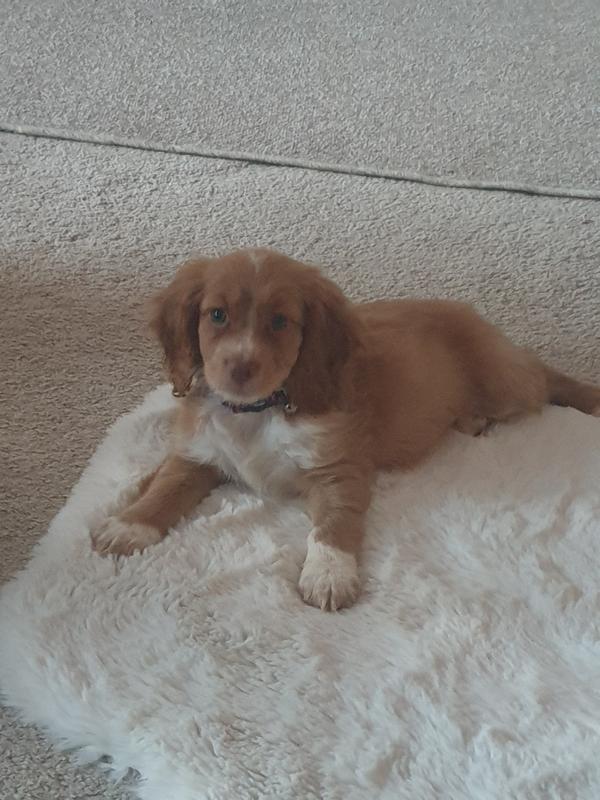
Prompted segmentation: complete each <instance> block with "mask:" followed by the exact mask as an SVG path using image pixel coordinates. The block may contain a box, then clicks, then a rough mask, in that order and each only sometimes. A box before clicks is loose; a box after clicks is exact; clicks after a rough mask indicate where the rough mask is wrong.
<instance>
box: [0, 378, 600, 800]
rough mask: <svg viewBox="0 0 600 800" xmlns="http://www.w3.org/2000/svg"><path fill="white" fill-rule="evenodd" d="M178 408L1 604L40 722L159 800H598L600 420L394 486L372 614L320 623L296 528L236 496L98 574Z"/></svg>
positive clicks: (16, 677)
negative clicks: (118, 510) (115, 523)
mask: <svg viewBox="0 0 600 800" xmlns="http://www.w3.org/2000/svg"><path fill="white" fill-rule="evenodd" d="M174 402H175V401H174V400H172V399H171V397H170V395H169V392H168V389H167V388H166V387H161V388H159V389H158V390H156V391H154V392H152V393H151V394H150V395H149V396H148V397H147V398H146V400H145V401H144V402H143V404H142V405H141V406H140V407H139V408H138V409H136V410H135V411H133V412H132V413H130V414H128V415H127V416H125V417H123V418H122V419H121V420H119V421H118V422H117V423H116V425H115V426H114V427H113V428H112V430H111V431H110V433H109V434H108V437H107V438H106V440H105V441H104V443H103V444H102V445H101V446H100V448H99V449H98V451H97V452H96V454H95V455H94V457H93V458H92V460H91V463H90V465H89V467H88V468H87V470H86V471H85V473H84V475H83V476H82V478H81V480H80V481H79V483H78V485H77V486H76V487H75V489H74V491H73V493H72V495H71V497H70V499H69V500H68V502H67V504H66V505H65V506H64V508H63V509H62V511H61V512H60V513H59V514H58V516H57V517H56V518H55V520H54V522H53V523H52V525H51V527H50V530H49V532H48V534H47V535H46V536H45V537H44V538H43V539H42V540H41V541H40V543H39V544H38V546H37V548H36V550H35V552H34V556H33V559H32V561H31V562H30V564H29V566H28V567H27V568H26V569H25V570H24V571H23V572H21V573H20V574H19V575H18V576H17V577H16V578H15V579H14V580H13V581H12V582H11V583H9V584H8V585H7V586H6V587H5V588H4V589H3V591H2V594H1V600H0V641H1V642H2V648H1V652H0V685H1V687H2V690H3V692H4V693H5V695H6V698H7V700H8V701H9V702H10V703H11V704H12V705H14V706H15V707H16V708H18V709H19V711H20V712H21V714H22V716H23V718H24V719H26V720H29V721H32V722H35V723H36V724H38V725H42V726H44V727H45V728H46V729H47V730H48V731H49V732H50V733H51V734H52V735H54V736H55V737H57V738H58V740H59V741H61V742H62V744H63V745H64V746H66V747H73V748H78V749H79V753H80V755H81V757H82V758H83V759H85V760H88V761H93V760H96V759H100V758H101V757H102V756H108V757H110V759H111V761H110V766H111V767H112V768H113V770H114V774H115V775H116V776H117V777H118V776H120V775H123V774H124V773H126V772H127V771H128V769H129V768H132V769H135V770H137V771H138V772H139V774H140V778H139V781H138V783H137V786H136V791H137V793H138V795H139V797H140V798H144V799H145V800H202V799H204V798H206V800H209V799H210V800H229V799H230V798H233V797H235V798H237V799H238V800H245V799H246V798H248V799H250V798H273V800H274V799H275V798H277V800H288V799H289V800H292V799H293V800H298V798H302V800H305V799H306V800H310V799H311V798H315V799H316V798H319V799H321V798H323V799H325V798H326V799H331V800H337V799H338V798H340V800H341V798H344V800H354V799H356V800H359V799H360V800H367V799H368V800H372V798H375V797H376V798H381V799H382V800H399V798H407V799H408V798H410V800H415V798H423V799H424V800H425V798H427V800H429V799H430V798H438V797H450V798H453V800H454V799H455V798H456V799H458V798H482V800H483V798H485V800H492V799H493V798H498V800H500V798H501V799H502V800H506V798H511V797H518V798H540V800H541V799H542V798H543V799H544V800H548V799H549V798H566V797H577V798H578V800H588V798H589V800H592V798H597V797H598V795H599V792H600V762H599V761H598V751H599V749H600V644H599V639H600V621H599V620H600V617H599V614H598V608H599V607H598V597H599V594H598V577H597V575H598V566H599V562H600V556H599V555H598V546H597V539H598V532H599V530H598V529H599V522H598V520H599V519H600V492H599V491H598V474H599V471H600V423H599V421H598V420H596V419H593V418H589V417H585V416H583V415H581V414H579V413H577V412H575V411H572V410H564V409H548V410H547V411H546V412H545V413H544V414H542V415H541V416H539V417H536V418H532V419H529V420H527V421H523V422H520V423H518V424H514V425H511V426H506V427H502V428H499V429H497V430H495V431H493V432H492V434H491V435H490V436H489V437H486V438H479V439H471V438H468V437H464V436H461V435H460V434H453V435H452V436H450V437H449V438H448V440H447V442H446V443H445V445H444V446H443V447H442V448H441V449H440V451H439V452H438V453H437V454H436V456H435V457H434V458H432V459H431V460H430V461H429V462H428V463H427V464H425V465H423V466H422V467H421V468H420V469H418V470H415V471H413V472H411V473H408V474H404V475H400V474H385V475H381V476H380V477H379V480H378V484H377V489H376V494H375V499H374V501H373V504H372V509H371V512H370V516H369V525H368V527H369V533H368V539H367V543H366V548H365V553H364V558H363V562H362V568H363V574H364V586H365V591H364V594H363V595H362V597H361V599H360V601H359V602H358V604H357V605H356V606H355V607H354V608H352V609H349V610H346V611H344V612H342V613H339V614H324V613H322V612H320V611H317V610H316V609H314V608H310V607H307V606H305V605H303V603H302V602H301V600H300V598H299V596H298V593H297V590H296V582H297V579H298V575H299V571H300V567H301V564H302V560H303V556H304V551H305V537H306V532H307V529H308V524H309V523H308V519H307V517H306V516H305V513H304V511H303V509H302V507H301V506H300V505H298V506H294V505H288V506H281V505H276V504H271V503H268V502H264V501H262V500H260V499H259V498H256V497H253V496H250V495H247V494H244V493H242V492H240V491H238V490H236V489H234V488H226V489H222V490H219V491H218V492H216V493H214V494H213V495H212V496H211V497H210V498H208V499H207V501H206V502H205V503H204V504H203V505H202V506H201V508H199V510H198V513H197V514H196V515H195V517H194V518H193V519H189V520H187V521H186V522H185V523H183V524H181V525H180V526H179V527H178V528H177V530H176V531H174V532H173V534H172V535H171V536H169V537H168V538H167V539H166V540H165V541H164V542H163V543H162V544H160V545H158V546H156V547H154V548H152V549H151V550H149V551H147V552H146V553H145V554H143V555H136V556H134V557H132V558H130V559H127V560H119V561H113V560H110V559H102V558H100V557H98V556H97V555H96V554H94V553H92V551H91V549H90V546H89V541H88V531H89V528H90V526H91V525H93V524H95V522H96V521H97V520H98V519H99V518H100V517H102V516H103V515H105V514H107V513H109V511H110V510H113V509H114V508H115V506H117V505H118V504H120V503H122V502H124V501H125V499H126V496H127V494H128V492H129V490H130V487H131V486H132V485H134V484H135V483H136V481H137V480H138V479H139V477H141V476H142V475H143V474H145V473H146V472H147V471H148V470H149V469H151V468H152V467H154V466H155V465H156V464H157V462H158V461H159V460H160V459H161V457H162V456H163V454H164V451H165V446H166V435H167V432H168V427H169V421H170V418H171V412H172V409H173V404H174ZM105 760H106V759H105Z"/></svg>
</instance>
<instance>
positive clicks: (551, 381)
mask: <svg viewBox="0 0 600 800" xmlns="http://www.w3.org/2000/svg"><path fill="white" fill-rule="evenodd" d="M546 376H547V380H548V394H549V398H548V402H549V403H551V404H552V405H555V406H570V407H571V408H576V409H577V410H578V411H583V413H584V414H592V415H593V416H595V417H600V388H599V387H598V386H594V385H592V384H590V383H582V382H581V381H578V380H575V378H571V377H569V375H563V373H562V372H558V371H557V370H555V369H552V368H551V367H546Z"/></svg>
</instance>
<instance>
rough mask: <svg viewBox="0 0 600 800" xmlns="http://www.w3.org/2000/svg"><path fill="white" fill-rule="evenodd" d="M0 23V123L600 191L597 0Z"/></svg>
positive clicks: (105, 7)
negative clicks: (0, 112) (0, 117)
mask: <svg viewBox="0 0 600 800" xmlns="http://www.w3.org/2000/svg"><path fill="white" fill-rule="evenodd" d="M0 17H1V18H2V20H3V24H2V26H0V109H2V117H3V119H2V120H0V122H11V123H20V124H23V125H31V126H37V127H41V128H47V127H48V126H50V127H54V128H59V129H61V130H63V131H68V132H71V133H72V132H73V131H79V132H82V131H83V132H89V133H93V134H110V135H111V136H117V137H128V138H131V137H133V138H137V139H141V140H143V141H145V142H158V143H160V144H163V145H165V144H166V145H173V144H176V145H180V146H188V147H194V148H199V149H200V150H204V151H212V150H219V151H223V150H234V151H244V152H247V153H254V154H258V155H261V156H271V157H273V156H284V157H288V158H289V157H291V158H299V159H309V160H313V161H326V162H333V163H336V164H339V163H342V164H347V165H349V166H356V165H358V164H363V165H368V166H370V167H372V168H376V169H386V170H392V171H396V172H400V173H406V172H408V173H413V172H417V173H422V174H424V175H430V176H443V177H445V178H446V179H448V180H454V179H457V178H460V179H471V180H477V181H482V180H483V181H485V180H492V181H501V182H505V181H508V182H517V183H526V184H531V183H533V184H544V185H550V186H555V187H561V188H562V189H563V190H566V189H569V188H571V189H572V188H574V187H584V188H585V187H587V188H588V189H590V190H592V189H593V190H595V191H596V193H600V172H599V166H598V163H599V162H598V154H599V146H600V134H599V131H600V100H599V93H598V64H599V63H600V3H598V2H597V0H528V2H527V3H502V2H489V0H453V2H448V0H403V2H398V1H397V0H370V2H359V0H319V2H315V1H314V0H308V1H307V0H304V1H303V2H299V1H298V0H277V2H272V0H251V2H248V1H247V0H143V2H140V1H139V0H136V1H135V2H127V3H123V2H117V0H102V2H94V3H91V2H87V3H85V2H83V3H82V2H80V0H47V1H46V2H44V3H35V2H24V1H23V0H0ZM2 44H3V45H4V46H2Z"/></svg>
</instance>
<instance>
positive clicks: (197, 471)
mask: <svg viewBox="0 0 600 800" xmlns="http://www.w3.org/2000/svg"><path fill="white" fill-rule="evenodd" d="M222 482H223V478H222V476H221V475H220V474H219V472H218V471H217V470H216V469H215V468H214V467H211V466H208V465H205V464H197V463H195V462H193V461H189V460H188V459H185V458H181V457H180V456H170V457H169V458H167V459H166V460H165V461H164V462H163V464H162V465H161V466H160V467H159V468H158V470H157V471H156V472H155V473H154V475H153V476H152V478H151V480H150V481H149V483H148V484H147V485H145V486H143V489H142V494H141V496H140V497H139V499H138V500H136V501H135V502H134V503H132V505H130V506H129V507H128V508H126V509H125V510H124V511H122V512H121V513H120V514H119V515H118V516H114V517H109V518H108V519H107V520H106V521H105V522H104V524H103V525H101V526H100V528H98V529H97V530H95V531H93V532H92V535H91V536H92V546H93V547H94V549H95V550H97V551H98V552H99V553H100V554H101V555H108V554H109V553H114V554H116V555H131V553H134V552H135V551H141V550H144V549H145V548H146V547H148V546H149V545H151V544H156V543H157V542H160V540H161V539H162V538H163V537H164V536H166V534H167V533H168V531H169V528H171V527H173V525H175V524H176V523H177V522H178V521H179V520H180V519H181V518H182V517H184V516H185V515H186V514H189V513H190V512H191V511H193V509H194V508H195V507H196V506H197V505H198V503H200V501H201V500H203V499H204V498H205V497H206V496H207V495H208V494H210V492H211V491H212V490H213V489H214V488H215V487H216V486H218V485H219V484H220V483H222ZM144 483H146V482H144Z"/></svg>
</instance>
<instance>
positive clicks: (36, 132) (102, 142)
mask: <svg viewBox="0 0 600 800" xmlns="http://www.w3.org/2000/svg"><path fill="white" fill-rule="evenodd" d="M0 133H6V134H14V135H17V136H28V137H32V138H38V139H50V140H57V141H63V142H76V143H79V144H90V145H96V146H103V147H115V148H126V149H129V150H139V151H145V152H151V153H165V154H168V155H183V156H188V157H195V158H206V159H214V160H221V161H237V162H245V163H247V164H257V165H262V166H272V167H287V168H289V169H302V170H307V171H312V172H323V173H329V174H337V175H349V176H355V177H362V178H377V179H380V180H388V181H395V182H398V183H415V184H421V185H424V186H433V187H437V188H442V189H460V190H464V191H486V192H505V193H511V194H525V195H530V196H537V197H554V198H562V199H569V200H596V201H597V200H600V190H594V189H585V188H560V187H555V186H543V185H540V184H535V183H532V184H521V183H517V182H512V181H477V180H462V179H458V178H448V177H435V176H433V175H425V174H422V173H418V172H396V171H394V170H381V169H377V168H375V167H368V166H361V165H348V164H333V163H328V162H322V161H312V160H306V159H298V158H291V157H287V156H268V155H260V154H258V153H246V152H243V151H235V150H216V149H212V148H206V149H204V148H199V147H193V146H182V145H162V144H158V143H156V142H146V141H144V140H143V139H135V138H126V137H119V136H111V135H108V134H92V133H83V132H69V131H65V130H62V129H59V128H52V127H37V126H33V125H20V124H11V123H7V122H0Z"/></svg>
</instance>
